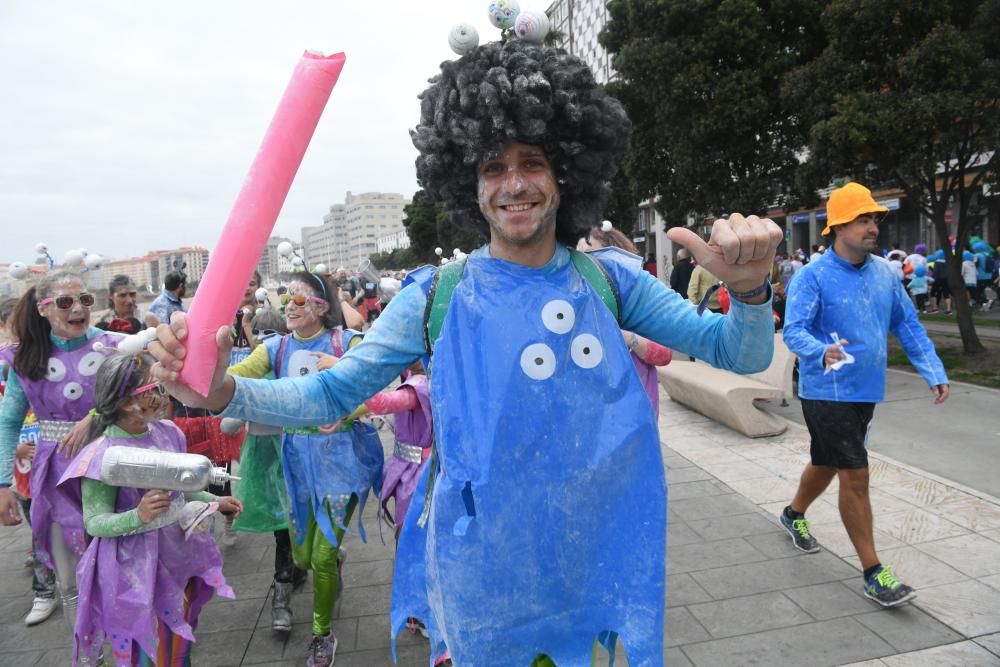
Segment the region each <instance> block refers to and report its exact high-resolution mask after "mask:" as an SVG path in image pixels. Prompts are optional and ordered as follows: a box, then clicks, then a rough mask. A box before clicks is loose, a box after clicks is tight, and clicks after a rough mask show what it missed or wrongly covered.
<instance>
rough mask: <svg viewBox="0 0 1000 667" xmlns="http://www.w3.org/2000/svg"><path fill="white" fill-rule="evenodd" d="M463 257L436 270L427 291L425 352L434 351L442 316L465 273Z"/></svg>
mask: <svg viewBox="0 0 1000 667" xmlns="http://www.w3.org/2000/svg"><path fill="white" fill-rule="evenodd" d="M465 261H466V260H465V258H463V259H460V260H456V261H454V262H448V263H447V264H445V265H444V266H442V267H441V268H439V269H438V270H437V273H435V274H434V278H433V279H432V281H431V287H430V289H429V290H428V291H427V307H426V309H425V310H424V345H425V346H426V347H427V354H432V353H433V352H434V344H435V343H437V339H438V338H439V337H440V336H441V327H442V326H443V325H444V317H445V315H447V314H448V305H449V304H450V303H451V295H452V293H454V291H455V288H456V287H457V286H458V282H459V281H460V280H461V279H462V274H463V273H465Z"/></svg>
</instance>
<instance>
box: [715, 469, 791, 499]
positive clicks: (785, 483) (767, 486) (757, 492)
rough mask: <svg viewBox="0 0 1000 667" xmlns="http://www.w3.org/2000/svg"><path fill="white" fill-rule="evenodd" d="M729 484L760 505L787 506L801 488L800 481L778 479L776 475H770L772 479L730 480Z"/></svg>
mask: <svg viewBox="0 0 1000 667" xmlns="http://www.w3.org/2000/svg"><path fill="white" fill-rule="evenodd" d="M758 467H759V466H758ZM727 484H729V486H731V487H732V488H733V490H734V491H736V492H737V493H739V494H741V495H743V496H746V497H747V498H749V499H750V500H751V502H754V503H757V504H758V505H760V504H763V503H774V502H784V503H786V504H787V503H788V499H789V498H792V497H793V496H794V495H795V492H796V491H797V490H798V488H799V483H798V480H794V481H793V480H790V479H784V478H782V477H776V476H775V474H774V473H770V477H758V478H756V479H734V480H729V481H727Z"/></svg>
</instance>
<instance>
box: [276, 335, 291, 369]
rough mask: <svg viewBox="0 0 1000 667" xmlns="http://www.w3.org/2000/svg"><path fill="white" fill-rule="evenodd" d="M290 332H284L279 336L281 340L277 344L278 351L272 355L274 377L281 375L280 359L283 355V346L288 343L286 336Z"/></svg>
mask: <svg viewBox="0 0 1000 667" xmlns="http://www.w3.org/2000/svg"><path fill="white" fill-rule="evenodd" d="M291 335H292V334H285V335H284V336H282V337H281V342H280V343H279V344H278V351H277V353H276V354H275V355H274V377H276V378H280V377H281V360H282V358H283V357H284V356H285V346H286V345H288V337H289V336H291Z"/></svg>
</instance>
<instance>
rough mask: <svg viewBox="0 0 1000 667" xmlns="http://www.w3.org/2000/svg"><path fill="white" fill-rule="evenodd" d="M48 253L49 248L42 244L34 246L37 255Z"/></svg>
mask: <svg viewBox="0 0 1000 667" xmlns="http://www.w3.org/2000/svg"><path fill="white" fill-rule="evenodd" d="M48 251H49V247H48V246H47V245H45V244H44V243H39V244H38V245H36V246H35V252H36V253H38V254H39V255H44V254H45V253H47V252H48Z"/></svg>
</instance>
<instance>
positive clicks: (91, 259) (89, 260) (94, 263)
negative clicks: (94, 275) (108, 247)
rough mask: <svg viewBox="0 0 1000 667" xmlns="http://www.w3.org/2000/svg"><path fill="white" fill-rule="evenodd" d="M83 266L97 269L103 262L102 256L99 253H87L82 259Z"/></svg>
mask: <svg viewBox="0 0 1000 667" xmlns="http://www.w3.org/2000/svg"><path fill="white" fill-rule="evenodd" d="M83 264H84V266H86V267H87V269H88V270H90V271H97V270H98V269H99V268H101V266H102V265H103V264H104V258H103V257H101V256H100V255H97V254H94V255H87V256H86V257H85V258H84V260H83Z"/></svg>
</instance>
